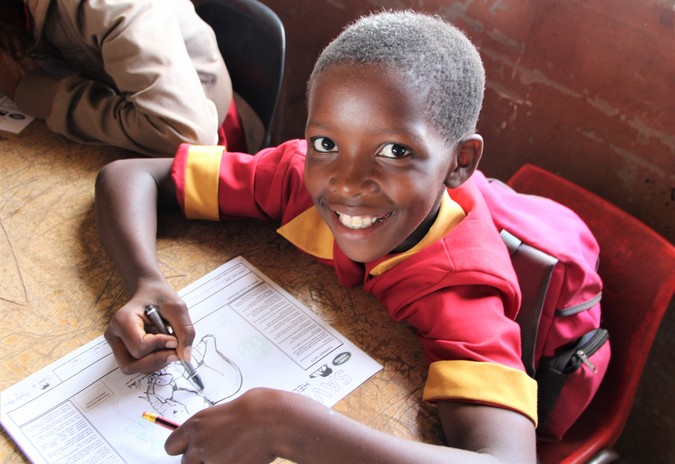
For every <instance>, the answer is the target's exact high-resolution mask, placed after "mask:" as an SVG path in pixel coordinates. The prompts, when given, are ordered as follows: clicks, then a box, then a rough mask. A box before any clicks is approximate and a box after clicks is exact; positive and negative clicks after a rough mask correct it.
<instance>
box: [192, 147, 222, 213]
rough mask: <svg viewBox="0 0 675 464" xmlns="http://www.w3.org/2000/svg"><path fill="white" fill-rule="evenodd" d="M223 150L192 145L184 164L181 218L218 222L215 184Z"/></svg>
mask: <svg viewBox="0 0 675 464" xmlns="http://www.w3.org/2000/svg"><path fill="white" fill-rule="evenodd" d="M223 151H224V147H223V146H218V145H213V146H211V145H192V146H190V148H189V150H188V156H187V160H186V164H185V216H186V217H187V218H189V219H208V220H211V221H218V220H219V219H220V210H219V207H218V183H219V179H220V160H221V158H222V155H223Z"/></svg>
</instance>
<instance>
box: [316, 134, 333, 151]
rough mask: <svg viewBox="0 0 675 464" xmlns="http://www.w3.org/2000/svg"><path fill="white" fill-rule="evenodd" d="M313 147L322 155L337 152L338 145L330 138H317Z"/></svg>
mask: <svg viewBox="0 0 675 464" xmlns="http://www.w3.org/2000/svg"><path fill="white" fill-rule="evenodd" d="M312 146H313V147H314V149H315V150H316V151H318V152H320V153H329V152H332V151H337V145H336V144H335V142H333V141H332V140H331V139H329V138H328V137H316V138H314V139H312Z"/></svg>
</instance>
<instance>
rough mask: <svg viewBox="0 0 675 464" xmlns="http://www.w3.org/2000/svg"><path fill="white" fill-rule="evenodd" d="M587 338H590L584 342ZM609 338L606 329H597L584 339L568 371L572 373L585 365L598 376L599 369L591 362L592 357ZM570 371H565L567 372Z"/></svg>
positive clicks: (571, 360)
mask: <svg viewBox="0 0 675 464" xmlns="http://www.w3.org/2000/svg"><path fill="white" fill-rule="evenodd" d="M586 337H588V338H587V339H586V340H584V338H586ZM608 338H609V333H608V332H607V330H605V329H597V330H595V331H593V332H590V333H589V334H587V336H584V337H582V339H581V341H580V346H579V348H577V350H576V351H575V352H574V355H573V356H572V359H570V364H569V365H568V369H569V368H571V369H570V370H572V371H574V370H577V369H578V368H579V367H580V366H581V364H582V363H583V364H585V365H586V366H588V368H589V369H590V370H591V371H593V373H594V374H597V373H598V369H597V368H596V367H595V364H593V363H592V362H591V360H590V357H591V356H593V355H594V354H595V352H596V351H598V350H599V349H600V347H601V346H602V345H604V343H605V342H606V341H607V339H608ZM568 369H565V370H566V371H567V370H568ZM568 372H569V371H568Z"/></svg>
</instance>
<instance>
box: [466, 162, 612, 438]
mask: <svg viewBox="0 0 675 464" xmlns="http://www.w3.org/2000/svg"><path fill="white" fill-rule="evenodd" d="M472 179H473V180H474V182H475V183H476V185H477V186H478V188H479V189H480V190H481V193H482V194H483V197H484V198H485V200H486V202H487V204H488V207H489V209H490V212H491V213H492V217H493V219H494V222H495V225H496V226H497V228H498V230H500V233H501V236H502V239H503V240H504V242H505V243H506V246H507V248H508V249H509V252H510V253H511V262H512V263H513V267H514V269H515V271H516V274H517V276H518V281H519V283H520V287H521V292H522V304H521V309H520V311H519V313H518V317H517V318H516V321H517V322H518V323H519V324H520V327H521V343H522V359H523V362H524V364H525V367H526V369H527V372H528V374H530V376H532V377H533V378H534V379H535V380H536V381H537V384H538V405H537V406H538V416H539V425H538V427H537V435H538V437H539V438H542V439H554V440H559V439H561V438H562V437H563V435H564V434H565V432H566V431H567V430H568V429H569V428H570V426H571V425H572V424H573V423H574V421H575V420H576V419H577V418H578V417H579V415H581V413H582V412H583V411H584V409H585V408H586V407H587V406H588V404H589V403H590V401H591V399H592V398H593V395H595V392H596V391H597V389H598V387H599V386H600V382H601V381H602V378H603V377H604V375H605V372H606V370H607V365H608V364H609V359H610V347H609V341H608V338H609V336H608V333H607V331H606V330H605V329H603V328H601V327H600V323H601V314H600V299H601V296H602V281H601V280H600V276H599V275H598V273H597V264H598V252H599V248H598V244H597V242H596V240H595V238H594V237H593V235H592V234H591V232H590V230H589V229H588V227H587V226H586V224H585V223H584V222H583V221H582V220H581V219H580V218H579V217H578V216H577V215H576V214H575V213H574V212H573V211H571V210H570V209H569V208H567V207H565V206H563V205H561V204H559V203H556V202H554V201H552V200H549V199H547V198H543V197H538V196H534V195H525V194H519V193H516V192H514V191H513V190H512V189H511V188H510V187H508V186H507V185H505V184H503V183H501V182H499V181H494V180H488V179H486V178H485V176H484V175H483V174H482V173H480V172H476V173H475V174H474V175H473V177H472Z"/></svg>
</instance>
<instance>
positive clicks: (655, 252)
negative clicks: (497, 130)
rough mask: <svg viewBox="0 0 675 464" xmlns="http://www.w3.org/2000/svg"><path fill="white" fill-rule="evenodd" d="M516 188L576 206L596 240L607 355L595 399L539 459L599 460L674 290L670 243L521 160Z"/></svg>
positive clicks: (608, 453) (610, 454) (626, 409)
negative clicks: (609, 349)
mask: <svg viewBox="0 0 675 464" xmlns="http://www.w3.org/2000/svg"><path fill="white" fill-rule="evenodd" d="M508 184H509V185H510V186H511V187H512V188H513V189H514V190H516V191H518V192H522V193H528V194H534V195H539V196H543V197H548V198H551V199H553V200H555V201H557V202H559V203H562V204H564V205H566V206H567V207H569V208H571V209H572V210H573V211H575V212H576V213H577V214H578V215H579V216H580V217H581V218H582V219H583V220H584V221H585V222H586V223H587V224H588V226H589V227H590V228H591V230H592V231H593V233H594V235H595V236H596V238H597V240H598V242H599V244H600V250H601V251H600V269H599V273H600V276H601V277H602V279H603V284H604V290H603V298H602V308H603V309H602V311H603V326H604V327H605V328H606V329H607V330H608V331H609V334H610V342H611V347H612V360H611V362H610V365H609V368H608V371H607V374H606V376H605V378H604V380H603V382H602V384H601V385H600V389H599V390H598V393H597V394H596V396H595V398H594V399H593V401H592V402H591V404H590V405H589V407H588V409H587V410H586V411H584V413H583V414H582V415H581V417H580V418H579V419H578V420H577V422H576V423H575V424H574V425H573V426H572V428H571V429H570V430H569V431H568V432H567V434H566V435H565V437H564V438H563V440H562V441H560V442H555V443H553V442H540V443H539V444H538V447H537V449H538V454H539V458H540V460H541V462H542V464H548V463H556V464H557V463H566V464H568V463H587V462H593V463H594V464H597V463H605V462H613V461H615V460H617V459H618V455H617V453H616V452H615V451H614V450H612V449H611V447H612V446H613V445H614V444H615V443H616V441H617V440H618V438H619V436H620V435H621V432H622V431H623V428H624V426H625V424H626V421H627V419H628V416H629V414H630V411H631V407H632V405H633V400H634V399H635V394H636V392H637V388H638V384H639V382H640V377H641V375H642V371H643V369H644V366H645V362H646V360H647V356H648V354H649V350H650V349H651V346H652V342H653V340H654V337H655V335H656V331H657V329H658V327H659V324H660V323H661V320H662V319H663V316H664V314H665V312H666V309H667V308H668V305H669V304H670V302H671V300H672V298H673V294H674V292H675V246H673V245H672V244H671V243H670V242H668V241H667V240H666V239H665V238H663V237H662V236H660V235H659V234H657V233H656V232H654V231H653V230H652V229H651V228H649V227H648V226H647V225H645V224H644V223H642V222H640V221H638V220H637V219H636V218H634V217H633V216H631V215H630V214H628V213H626V212H624V211H622V210H621V209H619V208H617V207H616V206H614V205H613V204H611V203H609V202H608V201H606V200H603V199H602V198H600V197H598V196H597V195H595V194H593V193H591V192H589V191H588V190H585V189H583V188H581V187H579V186H577V185H575V184H574V183H572V182H570V181H567V180H565V179H563V178H561V177H558V176H557V175H555V174H552V173H550V172H548V171H546V170H544V169H541V168H539V167H536V166H533V165H530V164H526V165H525V166H523V167H521V168H520V170H518V172H516V173H515V174H514V175H513V177H512V178H511V179H510V180H509V181H508Z"/></svg>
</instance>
